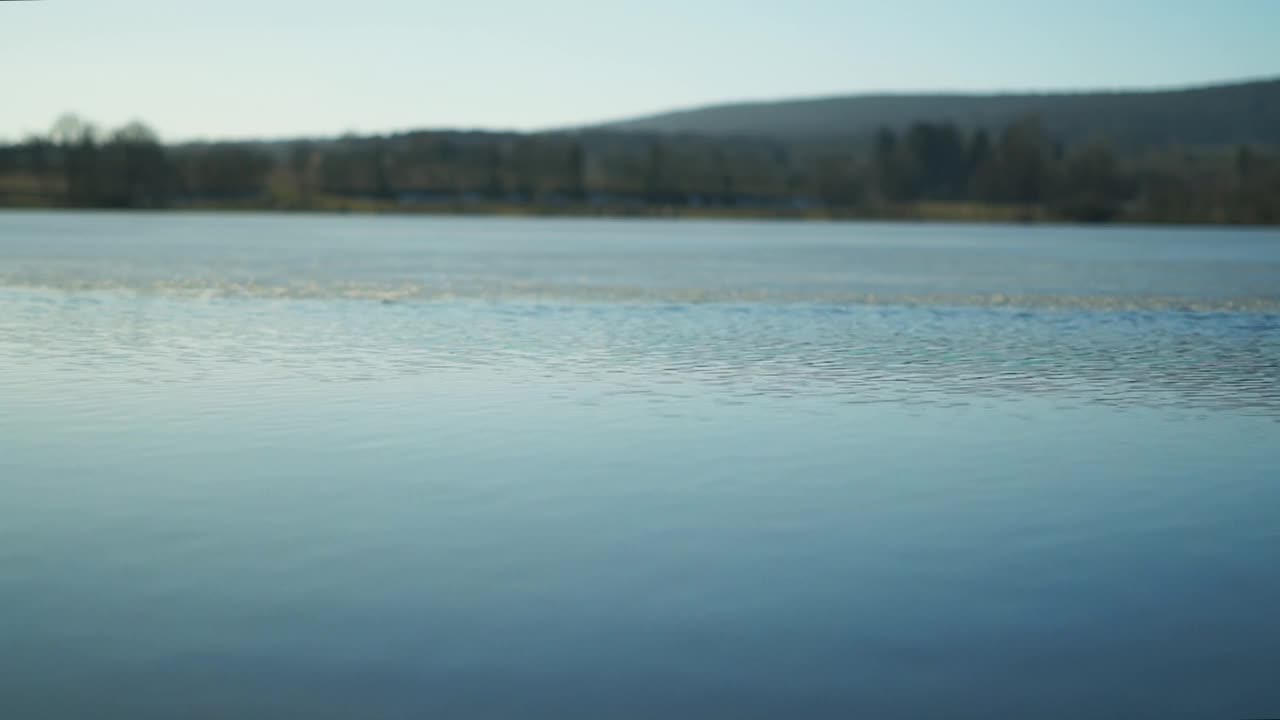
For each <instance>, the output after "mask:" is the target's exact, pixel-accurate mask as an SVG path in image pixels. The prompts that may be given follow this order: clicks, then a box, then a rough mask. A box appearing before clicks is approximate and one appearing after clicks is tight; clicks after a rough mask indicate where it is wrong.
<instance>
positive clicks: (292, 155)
mask: <svg viewBox="0 0 1280 720" xmlns="http://www.w3.org/2000/svg"><path fill="white" fill-rule="evenodd" d="M0 205H8V206H35V207H39V206H45V207H93V208H161V207H244V208H264V209H265V208H286V209H343V208H353V209H376V210H391V209H400V210H414V209H422V210H432V209H442V210H466V209H474V210H477V211H486V210H489V211H500V210H505V209H521V208H523V209H525V210H529V211H540V210H544V209H545V210H549V211H574V212H600V213H612V212H648V211H654V212H658V211H660V212H682V211H692V210H699V211H716V210H720V211H723V212H726V213H735V212H751V213H753V214H778V215H788V214H797V213H804V214H811V215H812V214H818V215H828V216H833V217H931V218H935V217H936V218H945V217H958V218H979V219H981V218H989V219H1010V218H1037V219H1048V220H1071V221H1090V222H1105V221H1137V222H1196V223H1253V224H1276V223H1280V151H1278V150H1277V149H1276V148H1274V147H1269V146H1265V145H1253V144H1243V145H1237V146H1230V147H1220V146H1197V147H1184V146H1177V145H1172V146H1165V147H1157V148H1151V147H1145V148H1142V149H1138V150H1134V149H1127V150H1124V151H1121V150H1117V149H1116V148H1115V147H1113V146H1112V145H1110V144H1108V143H1107V142H1106V141H1105V139H1104V138H1096V139H1089V140H1077V141H1075V142H1071V143H1066V142H1063V141H1062V140H1060V139H1058V138H1055V137H1053V136H1052V134H1051V133H1050V132H1049V131H1048V130H1047V129H1046V126H1045V124H1044V123H1043V122H1042V121H1041V119H1040V118H1038V117H1036V116H1024V117H1020V118H1018V119H1016V120H1015V121H1013V122H1011V123H1009V124H1008V125H1006V126H1004V127H999V128H994V129H988V128H976V129H970V130H965V129H962V128H961V127H960V126H958V125H955V124H952V123H948V122H918V123H912V124H909V125H907V126H905V127H884V128H881V129H880V130H879V131H877V132H875V133H874V134H873V135H870V136H866V135H857V134H855V133H850V134H845V135H838V134H837V135H828V136H820V137H809V138H791V139H782V138H778V137H750V136H731V135H722V136H705V135H694V134H652V133H649V134H646V133H637V132H625V131H619V130H594V131H581V132H562V133H541V134H514V133H486V132H411V133H402V134H394V135H384V136H356V135H347V136H343V137H341V138H337V139H332V140H307V141H282V142H223V143H187V144H171V145H165V144H162V143H161V141H160V139H159V137H158V136H157V135H156V133H155V132H154V131H152V130H151V129H150V128H148V127H147V126H146V125H144V124H142V123H140V122H131V123H129V124H127V125H125V126H123V127H120V128H116V129H114V130H108V131H103V130H100V129H98V128H97V127H96V126H94V125H93V124H92V123H90V122H87V121H85V120H83V119H81V118H79V117H77V116H75V115H70V114H69V115H64V116H62V117H60V118H58V119H57V120H56V121H55V122H54V123H53V125H52V126H51V127H50V129H49V131H48V132H47V133H46V134H44V135H40V136H33V137H29V138H27V139H25V140H23V141H20V142H16V143H10V144H7V145H0Z"/></svg>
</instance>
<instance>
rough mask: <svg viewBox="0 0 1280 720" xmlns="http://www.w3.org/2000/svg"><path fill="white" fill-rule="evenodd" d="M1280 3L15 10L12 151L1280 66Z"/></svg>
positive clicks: (1238, 72) (1129, 80)
mask: <svg viewBox="0 0 1280 720" xmlns="http://www.w3.org/2000/svg"><path fill="white" fill-rule="evenodd" d="M1277 28H1280V2H1276V1H1275V0H1222V1H1221V2H1218V3H1207V2H1204V1H1203V0H1126V1H1125V2H1114V1H1103V0H1077V1H1076V2H1071V3H1062V2H1057V3H1052V4H1049V3H1040V2H1026V1H1025V0H1024V1H1021V2H1020V1H1018V0H1003V1H1002V0H970V1H969V2H963V3H961V2H954V1H952V0H934V1H925V0H917V1H916V2H907V1H905V0H904V1H902V2H896V3H889V2H883V1H879V2H859V1H857V0H793V1H792V2H786V3H763V2H755V3H748V2H742V1H741V0H738V1H737V2H734V1H731V0H681V1H679V2H676V1H674V0H649V1H648V2H643V3H641V2H613V3H609V2H592V1H591V0H543V1H542V2H527V1H526V2H498V1H496V0H468V2H465V3H464V2H453V3H447V4H446V3H438V2H430V1H426V2H424V1H423V0H364V1H363V2H352V1H350V0H348V1H347V2H328V1H325V0H310V1H308V2H303V1H302V0H269V1H268V2H261V0H259V1H257V2H250V0H221V1H219V2H185V1H181V0H179V1H175V0H112V1H111V2H104V1H103V0H42V1H40V2H0V67H3V68H4V71H5V83H4V93H3V95H0V98H3V99H2V100H0V138H10V139H16V138H17V137H20V136H22V135H24V134H26V133H29V132H36V131H41V132H42V131H44V130H46V129H47V128H48V127H49V125H50V124H51V123H52V121H53V119H54V118H55V117H56V116H57V115H59V114H60V113H62V112H64V111H74V112H76V113H79V114H81V115H83V116H85V117H87V118H89V119H92V120H94V121H96V122H98V123H99V124H102V125H105V126H116V125H120V124H123V123H124V122H125V121H128V120H130V119H134V118H137V119H141V120H143V121H144V122H146V123H148V124H149V125H151V126H152V127H154V128H156V129H157V130H158V131H159V132H160V133H161V135H162V136H164V137H165V138H166V139H170V140H184V139H193V138H201V137H207V138H230V137H281V136H291V135H332V134H337V133H341V132H344V131H357V132H378V131H387V130H399V129H409V128H421V127H462V128H495V129H496V128H511V129H540V128H547V127H556V126H565V125H573V124H580V123H586V122H590V121H596V120H603V119H612V118H620V117H626V116H631V115H637V114H645V113H650V112H656V111H662V110H668V109H674V108H681V107H688V106H695V105H703V104H709V103H715V102H721V101H730V100H750V99H773V98H784V97H796V96H813V95H832V94H845V93H859V92H876V91H924V90H943V91H945V90H953V91H954V90H963V91H991V90H1031V89H1034V90H1058V89H1094V88H1120V87H1143V86H1177V85H1187V84H1199V83H1205V82H1211V81H1219V80H1226V79H1237V78H1256V77H1264V76H1275V75H1278V74H1280V49H1278V46H1277V43H1276V38H1277V34H1276V33H1277V30H1276V29H1277Z"/></svg>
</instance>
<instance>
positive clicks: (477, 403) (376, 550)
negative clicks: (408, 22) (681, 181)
mask: <svg viewBox="0 0 1280 720" xmlns="http://www.w3.org/2000/svg"><path fill="white" fill-rule="evenodd" d="M0 715H2V716H4V717H12V718H37V717H38V718H81V717H103V718H106V717H113V718H114V717H120V718H173V717H184V718H231V717H234V718H242V719H243V718H281V717H306V718H325V717H333V718H351V717H359V718H423V717H459V718H463V717H466V718H472V717H474V718H527V717H555V718H630V717H634V718H655V717H698V718H711V717H724V718H749V717H833V718H848V717H870V718H918V717H952V718H970V717H971V718H991V717H1019V716H1025V717H1038V718H1081V717H1116V718H1120V717H1125V718H1131V717H1161V718H1169V717H1186V718H1215V717H1216V718H1245V717H1264V716H1270V717H1276V716H1278V715H1280V233H1277V232H1273V231H1229V230H1186V229H1135V228H1130V229H1099V228H1071V229H1068V228H1050V227H1043V228H1041V227H986V226H960V225H875V224H819V223H814V224H791V223H732V222H659V221H594V220H502V219H425V218H389V217H387V218H383V217H323V216H254V215H230V214H228V215H182V214H171V215H159V214H157V215H129V214H92V213H75V214H72V213H67V214H56V213H55V214H45V213H25V212H23V213H0Z"/></svg>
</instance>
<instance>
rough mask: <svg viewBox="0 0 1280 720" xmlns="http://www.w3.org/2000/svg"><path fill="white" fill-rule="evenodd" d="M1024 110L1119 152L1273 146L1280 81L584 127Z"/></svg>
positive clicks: (778, 130)
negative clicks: (1106, 143) (1180, 147)
mask: <svg viewBox="0 0 1280 720" xmlns="http://www.w3.org/2000/svg"><path fill="white" fill-rule="evenodd" d="M1029 114H1036V115H1039V116H1040V117H1041V119H1042V120H1043V122H1044V123H1045V125H1046V126H1047V127H1048V129H1049V131H1050V132H1051V133H1052V134H1053V135H1054V136H1055V137H1057V138H1059V139H1061V140H1063V141H1066V142H1079V141H1082V140H1090V139H1103V140H1107V141H1109V142H1111V143H1113V144H1114V145H1115V146H1116V147H1118V148H1122V149H1128V150H1132V149H1140V148H1146V147H1158V146H1164V145H1196V146H1204V145H1236V144H1242V143H1256V144H1266V145H1280V78H1276V79H1270V80H1261V81H1253V82H1239V83H1230V84H1221V85H1213V86H1207V87H1196V88H1187V89H1179V90H1147V91H1123V92H1086V93H1045V94H989V95H977V94H926V95H907V94H885V95H850V96H843V97H828V98H815V99H807V100H784V101H778V102H755V103H737V104H730V105H715V106H710V107H704V108H695V109H691V110H681V111H677V112H669V113H662V114H658V115H650V116H646V117H640V118H635V119H631V120H623V121H620V122H611V123H605V124H602V125H598V126H595V127H594V128H592V129H598V130H620V131H636V132H653V133H664V134H673V133H694V134H701V135H752V136H773V137H783V138H789V139H802V138H814V139H820V138H830V137H834V136H843V135H853V136H857V135H867V134H870V133H872V132H874V131H875V130H876V129H877V128H879V127H881V126H889V127H895V128H900V127H903V126H906V125H909V124H911V123H913V122H918V121H930V122H937V121H951V122H954V123H956V124H958V125H960V126H961V127H962V128H965V129H974V128H979V127H981V128H988V129H991V130H998V129H1000V128H1002V127H1004V126H1006V125H1008V124H1009V123H1010V122H1011V121H1012V120H1014V119H1016V118H1018V117H1020V116H1025V115H1029Z"/></svg>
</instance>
